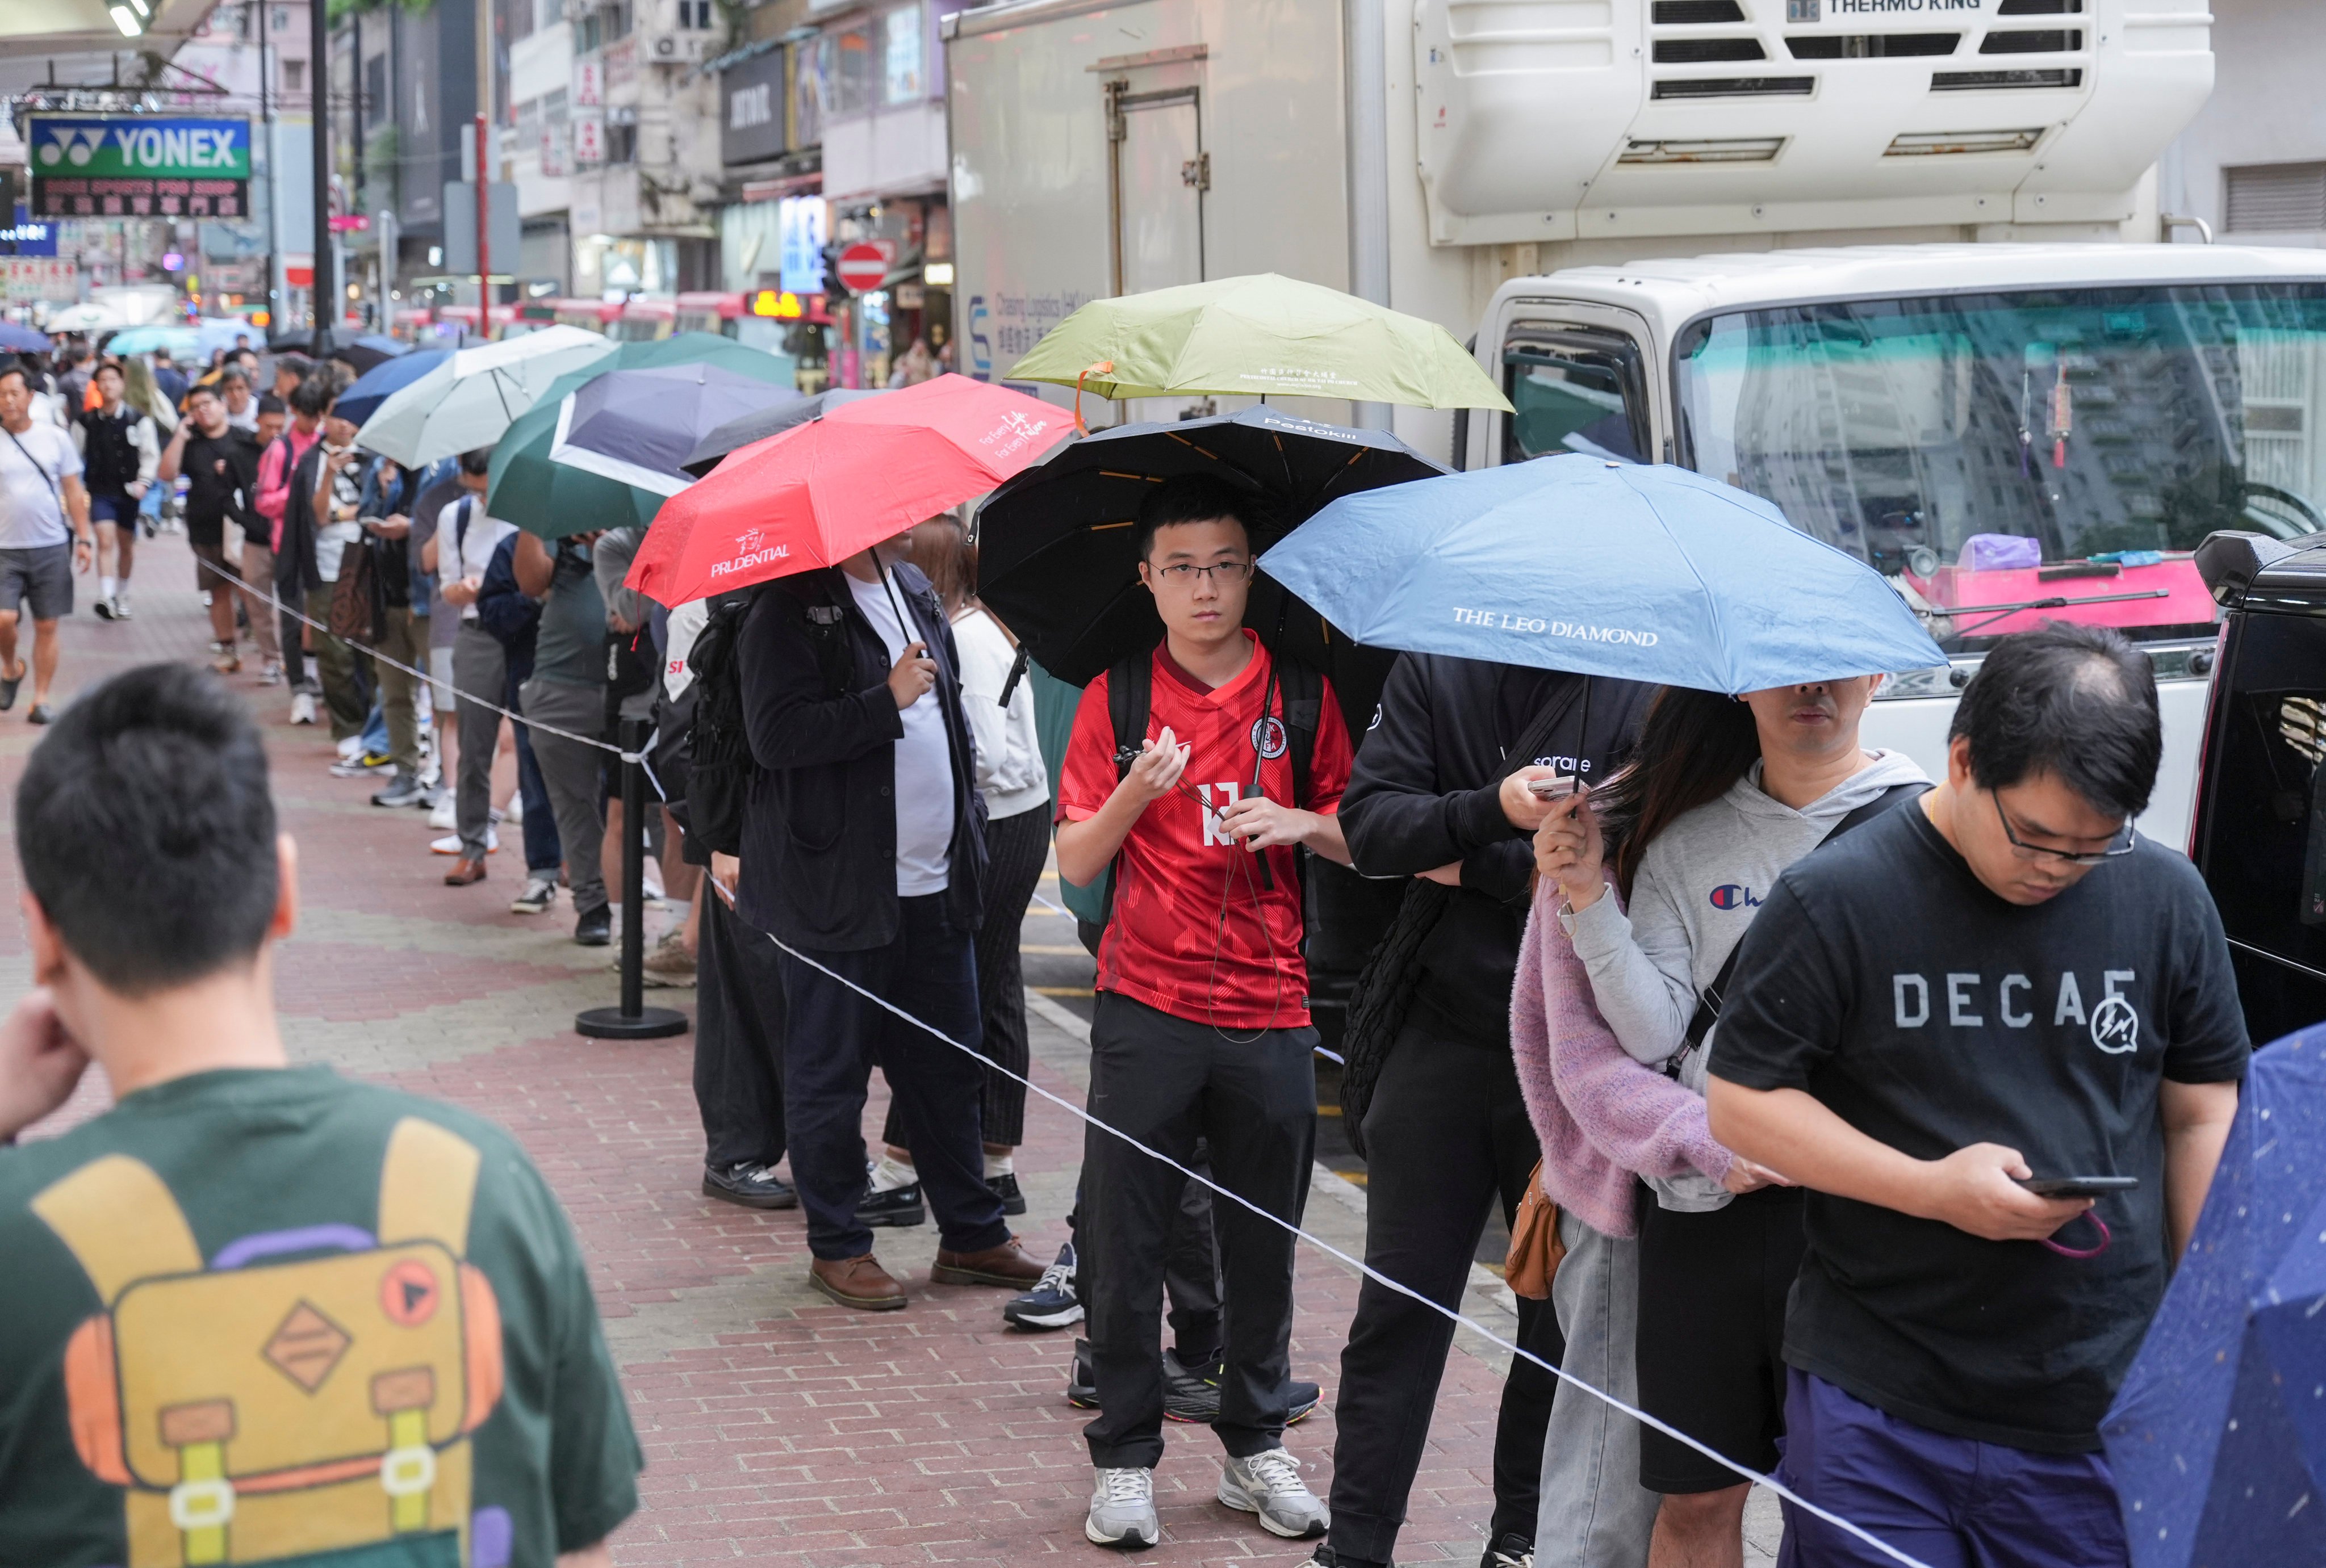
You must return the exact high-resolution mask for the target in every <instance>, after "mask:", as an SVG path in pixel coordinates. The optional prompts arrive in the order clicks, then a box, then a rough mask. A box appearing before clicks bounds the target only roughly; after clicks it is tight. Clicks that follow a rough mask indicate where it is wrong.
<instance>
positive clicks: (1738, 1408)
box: [1535, 675, 1930, 1568]
mask: <svg viewBox="0 0 2326 1568" xmlns="http://www.w3.org/2000/svg"><path fill="white" fill-rule="evenodd" d="M1879 679H1880V678H1879V677H1878V676H1863V675H1861V676H1856V677H1853V678H1850V679H1846V680H1836V681H1817V682H1804V683H1802V684H1800V685H1795V686H1782V687H1773V688H1771V689H1769V690H1767V691H1751V692H1747V693H1745V695H1743V696H1742V697H1727V696H1724V695H1721V694H1719V693H1717V692H1707V691H1687V690H1682V689H1679V688H1667V689H1665V690H1664V691H1661V692H1660V693H1659V694H1658V696H1657V698H1656V700H1655V703H1654V705H1653V706H1652V707H1651V708H1650V709H1649V710H1648V716H1647V719H1646V721H1645V723H1644V724H1643V726H1642V729H1641V735H1640V744H1639V747H1638V749H1637V750H1636V751H1635V752H1634V753H1633V759H1632V761H1631V764H1630V765H1628V766H1627V767H1626V768H1625V769H1624V772H1622V773H1621V774H1619V775H1616V776H1615V777H1614V779H1612V780H1610V781H1609V782H1608V784H1606V785H1605V787H1603V788H1602V789H1600V790H1598V791H1597V792H1596V794H1595V793H1592V792H1584V791H1578V792H1577V794H1576V795H1575V796H1574V797H1572V798H1570V799H1569V800H1567V801H1564V802H1561V803H1559V804H1558V806H1557V807H1556V808H1554V810H1553V812H1552V813H1551V815H1550V817H1549V819H1548V820H1547V821H1545V822H1544V823H1543V825H1542V827H1541V829H1540V830H1539V831H1538V832H1537V833H1536V835H1535V858H1536V868H1537V871H1538V873H1539V874H1540V877H1541V879H1542V880H1541V886H1540V887H1539V889H1538V895H1537V901H1536V909H1537V912H1538V915H1540V914H1545V913H1552V914H1556V917H1557V920H1558V925H1559V927H1560V929H1561V931H1562V932H1563V933H1564V934H1565V935H1566V936H1567V937H1568V939H1569V940H1570V941H1571V942H1572V947H1573V952H1574V955H1575V957H1576V958H1577V959H1578V960H1581V963H1582V966H1583V970H1584V971H1585V973H1586V975H1587V977H1588V984H1589V989H1590V1000H1591V1001H1592V1002H1593V1003H1594V1004H1596V1008H1597V1011H1598V1014H1599V1016H1600V1017H1602V1018H1604V1019H1605V1025H1606V1027H1607V1028H1608V1029H1609V1030H1610V1031H1612V1033H1613V1035H1614V1038H1615V1040H1616V1041H1617V1042H1618V1043H1619V1044H1621V1045H1622V1047H1623V1049H1624V1053H1626V1054H1627V1055H1628V1056H1630V1057H1631V1059H1632V1060H1633V1062H1637V1063H1639V1064H1640V1065H1642V1067H1647V1068H1653V1069H1659V1070H1661V1072H1665V1073H1666V1074H1668V1075H1670V1076H1671V1077H1673V1078H1676V1079H1677V1080H1678V1081H1679V1084H1680V1085H1681V1086H1683V1087H1684V1088H1685V1089H1687V1090H1689V1091H1691V1092H1692V1093H1693V1094H1695V1095H1697V1096H1699V1097H1700V1096H1701V1095H1702V1094H1703V1092H1704V1081H1705V1062H1706V1059H1707V1056H1708V1055H1709V1051H1708V1049H1707V1044H1708V1040H1709V1035H1710V1028H1711V1025H1712V1024H1713V1022H1714V1020H1715V1019H1717V1008H1718V1002H1717V995H1718V983H1719V982H1720V981H1721V979H1723V977H1724V970H1725V966H1726V964H1727V962H1728V960H1729V957H1730V955H1731V953H1733V952H1734V951H1735V948H1736V945H1737V943H1738V942H1740V941H1741V940H1742V939H1743V937H1744V935H1745V928H1746V927H1747V926H1748V925H1749V924H1750V923H1751V922H1752V919H1753V912H1754V910H1755V909H1756V908H1758V907H1759V905H1760V904H1761V902H1762V900H1763V899H1764V898H1765V897H1766V896H1767V895H1768V894H1769V892H1770V890H1771V888H1772V886H1773V885H1774V883H1775V882H1776V879H1777V877H1779V876H1780V875H1782V873H1783V871H1784V869H1785V868H1787V867H1788V866H1790V865H1791V864H1792V863H1793V862H1794V861H1796V860H1798V859H1800V858H1801V857H1802V856H1804V855H1807V854H1809V853H1810V851H1811V850H1813V849H1816V848H1817V847H1818V846H1819V844H1820V843H1822V842H1823V841H1824V840H1826V839H1827V838H1828V837H1829V836H1830V835H1831V834H1832V833H1833V832H1834V831H1835V830H1837V829H1838V828H1840V827H1843V826H1844V824H1845V822H1848V824H1849V825H1855V822H1854V821H1850V820H1851V819H1853V818H1856V820H1863V817H1864V816H1865V815H1870V814H1871V813H1872V812H1874V811H1875V810H1878V809H1881V808H1882V807H1884V806H1887V805H1891V804H1894V803H1898V802H1900V801H1902V800H1903V799H1905V798H1906V797H1908V796H1909V795H1911V794H1914V793H1920V789H1926V788H1928V787H1929V784H1930V781H1929V780H1928V779H1927V778H1926V777H1925V776H1924V775H1923V774H1922V772H1921V769H1920V768H1918V767H1916V766H1915V765H1914V764H1913V763H1912V762H1911V761H1909V760H1908V759H1907V758H1906V757H1905V756H1903V755H1901V754H1898V753H1894V752H1867V751H1865V750H1864V749H1863V748H1861V747H1859V745H1858V739H1857V727H1858V719H1859V717H1860V715H1861V714H1863V713H1864V711H1865V705H1866V703H1867V701H1868V700H1870V699H1871V698H1872V696H1873V691H1874V687H1875V684H1876V683H1877V682H1878V681H1879ZM1917 786H1919V788H1918V787H1917ZM1611 845H1612V846H1613V849H1612V853H1611V850H1610V846H1611ZM1611 883H1612V886H1613V894H1612V895H1611V891H1610V885H1611ZM1691 1109H1693V1108H1691ZM1635 1194H1636V1195H1635V1200H1634V1201H1635V1202H1636V1206H1637V1221H1636V1222H1637V1231H1638V1237H1639V1241H1638V1281H1637V1313H1636V1322H1635V1325H1634V1330H1633V1353H1634V1357H1635V1365H1636V1370H1637V1377H1638V1393H1639V1403H1640V1406H1641V1408H1642V1409H1644V1410H1646V1411H1647V1412H1648V1413H1649V1414H1650V1415H1654V1416H1657V1417H1658V1418H1660V1419H1661V1420H1663V1421H1666V1422H1669V1423H1670V1424H1671V1425H1673V1426H1675V1427H1677V1428H1679V1430H1680V1431H1682V1432H1685V1433H1689V1435H1691V1436H1693V1437H1695V1438H1697V1439H1698V1441H1700V1442H1702V1443H1707V1444H1708V1445H1709V1446H1711V1447H1712V1448H1714V1449H1716V1450H1717V1451H1718V1452H1721V1453H1722V1454H1724V1455H1726V1457H1727V1458H1729V1459H1730V1460H1732V1461H1735V1462H1736V1463H1738V1464H1743V1465H1746V1466H1749V1467H1751V1468H1752V1469H1754V1470H1756V1471H1768V1470H1769V1469H1771V1468H1772V1467H1773V1466H1774V1465H1775V1463H1776V1461H1777V1447H1776V1443H1777V1439H1778V1437H1779V1436H1780V1435H1781V1434H1782V1430H1783V1424H1782V1422H1783V1409H1784V1375H1785V1374H1784V1363H1783V1360H1782V1342H1783V1335H1784V1321H1785V1300H1786V1294H1787V1292H1788V1291H1789V1290H1790V1289H1791V1285H1792V1281H1793V1277H1794V1276H1795V1275H1796V1274H1797V1273H1798V1272H1799V1271H1800V1259H1801V1253H1802V1250H1803V1248H1804V1246H1805V1240H1804V1238H1803V1234H1802V1229H1801V1212H1802V1195H1801V1193H1800V1190H1799V1189H1797V1188H1794V1187H1792V1186H1791V1185H1790V1184H1788V1183H1785V1181H1784V1178H1783V1177H1782V1176H1781V1175H1779V1174H1776V1173H1774V1172H1772V1171H1768V1170H1765V1169H1763V1168H1761V1167H1759V1166H1756V1165H1754V1164H1750V1163H1749V1162H1747V1161H1745V1160H1742V1159H1732V1161H1731V1163H1730V1164H1729V1167H1728V1170H1727V1172H1726V1175H1725V1176H1724V1177H1723V1178H1721V1179H1719V1180H1715V1179H1714V1178H1712V1177H1711V1176H1709V1175H1707V1174H1704V1173H1703V1172H1701V1171H1700V1170H1683V1171H1680V1172H1679V1173H1678V1174H1663V1173H1661V1172H1649V1173H1646V1174H1644V1175H1643V1180H1642V1184H1639V1185H1638V1186H1637V1187H1636V1188H1635ZM1617 1332H1620V1330H1617ZM1639 1445H1640V1461H1639V1481H1640V1485H1641V1486H1642V1487H1643V1488H1645V1489H1647V1490H1648V1491H1650V1492H1651V1493H1655V1494H1660V1495H1661V1499H1662V1501H1661V1508H1659V1509H1658V1511H1657V1513H1656V1518H1655V1525H1654V1528H1653V1534H1652V1536H1651V1541H1650V1544H1649V1551H1648V1563H1649V1564H1650V1568H1678V1565H1679V1564H1689V1565H1691V1568H1692V1565H1696V1564H1705V1565H1720V1568H1726V1565H1733V1564H1741V1563H1742V1562H1743V1555H1742V1553H1743V1536H1742V1528H1743V1523H1744V1510H1745V1495H1746V1492H1747V1487H1746V1486H1745V1484H1744V1483H1743V1482H1741V1481H1740V1480H1738V1479H1737V1477H1736V1475H1735V1471H1731V1470H1729V1469H1727V1468H1726V1467H1724V1466H1722V1465H1720V1464H1718V1463H1717V1462H1716V1461H1712V1460H1710V1459H1708V1458H1707V1457H1706V1456H1704V1455H1703V1454H1701V1453H1698V1452H1696V1451H1695V1450H1693V1449H1690V1448H1689V1447H1687V1446H1686V1445H1685V1444H1682V1443H1677V1442H1675V1441H1673V1440H1672V1439H1670V1438H1669V1437H1666V1436H1664V1435H1663V1434H1661V1433H1658V1432H1656V1431H1654V1430H1652V1429H1648V1430H1643V1431H1642V1432H1641V1433H1640V1436H1639Z"/></svg>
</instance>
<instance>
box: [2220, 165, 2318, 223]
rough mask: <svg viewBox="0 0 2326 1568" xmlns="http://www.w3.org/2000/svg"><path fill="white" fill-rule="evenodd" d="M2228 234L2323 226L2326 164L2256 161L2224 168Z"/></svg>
mask: <svg viewBox="0 0 2326 1568" xmlns="http://www.w3.org/2000/svg"><path fill="white" fill-rule="evenodd" d="M2221 173H2222V176H2223V178H2224V179H2225V180H2226V181H2227V182H2228V222H2227V223H2226V224H2225V225H2224V226H2223V227H2225V228H2227V230H2228V232H2229V233H2231V234H2298V233H2303V232H2306V231H2309V230H2314V229H2326V163H2255V164H2250V165H2248V166H2247V167H2246V168H2243V169H2224V170H2222V171H2221Z"/></svg>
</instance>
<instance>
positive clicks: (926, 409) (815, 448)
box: [629, 376, 1073, 605]
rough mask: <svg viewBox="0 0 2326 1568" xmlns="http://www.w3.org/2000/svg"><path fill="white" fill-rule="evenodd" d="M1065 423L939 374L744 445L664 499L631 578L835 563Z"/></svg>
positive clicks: (702, 591) (968, 492)
mask: <svg viewBox="0 0 2326 1568" xmlns="http://www.w3.org/2000/svg"><path fill="white" fill-rule="evenodd" d="M1072 429H1073V426H1072V425H1071V423H1070V422H1068V421H1067V419H1066V416H1065V414H1064V413H1061V412H1060V411H1059V410H1058V409H1057V408H1056V407H1054V406H1053V405H1051V404H1045V403H1037V402H1035V401H1034V400H1033V399H1032V398H1030V397H1027V396H1025V395H1023V394H1019V393H1015V392H1010V391H1008V390H1007V389H1005V388H1002V387H999V386H993V385H988V384H987V383H985V382H982V381H972V380H970V379H969V378H968V377H967V376H937V377H936V378H935V379H934V380H930V381H924V382H922V383H921V384H920V385H918V386H907V387H905V388H902V389H901V390H898V391H895V392H890V393H888V394H885V395H883V396H879V397H868V398H865V399H863V400H862V401H861V402H857V403H850V404H842V405H841V406H839V407H837V408H833V409H831V410H829V411H828V412H827V413H825V414H824V415H823V418H821V419H816V420H811V421H809V422H806V423H805V424H797V425H794V426H793V427H792V428H791V429H789V430H787V431H784V432H783V433H781V434H780V435H775V436H770V437H768V439H767V440H766V441H760V442H758V444H757V445H754V446H749V447H745V448H743V449H742V450H740V451H738V452H736V453H734V454H732V455H731V456H730V457H729V458H728V459H726V460H725V461H724V462H722V463H721V464H720V465H719V467H718V469H715V470H714V471H713V472H712V475H711V477H710V478H707V479H704V480H703V481H702V482H701V483H700V484H698V485H696V486H695V487H693V488H692V489H690V490H688V491H686V492H685V493H684V494H683V495H678V496H672V497H671V498H670V500H669V501H668V502H667V503H665V505H664V506H663V509H662V513H661V515H659V516H658V517H656V520H655V525H654V526H653V528H651V529H649V530H648V531H647V537H646V543H644V544H643V545H641V546H640V547H639V550H638V555H637V561H634V562H632V564H631V567H630V575H629V583H630V586H631V587H633V588H635V589H638V590H639V591H641V592H643V593H646V594H647V595H649V596H651V597H652V598H655V599H656V600H657V601H658V602H660V603H663V604H666V605H682V604H685V603H686V602H688V601H689V600H691V599H698V598H702V597H703V596H704V595H706V594H710V593H714V592H717V591H720V590H721V589H730V588H743V587H746V586H748V585H749V584H751V583H754V582H764V581H766V580H768V579H770V578H776V577H784V576H786V575H788V574H790V573H792V572H795V571H810V570H813V569H814V568H816V567H819V566H832V565H834V564H837V563H838V562H840V561H845V560H847V559H848V557H850V556H851V555H854V554H855V553H857V552H859V551H861V550H863V549H866V548H867V547H869V546H870V545H873V544H877V543H879V542H880V541H881V540H883V539H887V538H890V537H892V536H893V535H895V534H898V533H902V532H904V531H905V530H906V529H907V528H910V527H911V526H912V525H913V524H916V523H919V522H922V521H924V520H925V519H926V518H928V517H931V516H934V515H936V514H937V513H939V512H942V511H944V509H945V508H947V507H948V506H959V505H960V504H961V503H962V502H963V501H966V500H969V499H971V498H972V496H982V495H984V494H985V493H986V492H988V491H990V490H991V489H993V488H994V487H996V486H998V485H1000V483H1001V482H1002V481H1004V480H1005V479H1009V478H1012V477H1014V476H1015V475H1017V474H1018V473H1019V472H1020V471H1021V470H1023V469H1026V468H1027V467H1028V465H1030V464H1032V463H1034V462H1036V461H1037V460H1039V459H1040V458H1041V456H1042V454H1043V453H1045V452H1047V451H1048V450H1050V449H1051V448H1052V447H1054V446H1056V445H1057V443H1058V442H1059V441H1062V440H1064V439H1065V436H1066V435H1067V434H1068V432H1069V431H1071V430H1072Z"/></svg>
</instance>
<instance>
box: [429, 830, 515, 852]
mask: <svg viewBox="0 0 2326 1568" xmlns="http://www.w3.org/2000/svg"><path fill="white" fill-rule="evenodd" d="M428 849H429V851H430V852H431V853H432V854H437V855H457V854H459V853H460V852H461V835H460V834H458V833H452V834H449V835H447V836H446V837H444V838H442V839H439V840H436V841H435V842H433V843H432V844H430V845H429V846H428ZM500 849H501V836H500V834H499V832H498V831H497V830H494V829H491V828H487V829H486V830H485V853H486V854H488V855H498V854H499V853H500Z"/></svg>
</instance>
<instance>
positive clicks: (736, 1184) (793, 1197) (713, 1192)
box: [702, 1160, 799, 1209]
mask: <svg viewBox="0 0 2326 1568" xmlns="http://www.w3.org/2000/svg"><path fill="white" fill-rule="evenodd" d="M702 1195H703V1196H704V1197H706V1198H723V1199H725V1200H726V1201H727V1202H730V1203H740V1204H741V1205H742V1206H743V1207H744V1208H746V1209H796V1208H797V1207H799V1194H798V1193H797V1192H793V1191H792V1189H791V1186H790V1184H789V1183H786V1181H785V1180H784V1179H783V1178H782V1177H781V1176H778V1175H777V1174H776V1167H775V1166H773V1165H755V1164H751V1163H750V1162H749V1160H746V1161H744V1162H743V1163H742V1164H737V1165H730V1166H728V1167H727V1168H726V1169H725V1170H723V1171H722V1170H721V1169H719V1168H718V1167H716V1166H714V1165H705V1166H703V1167H702Z"/></svg>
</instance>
